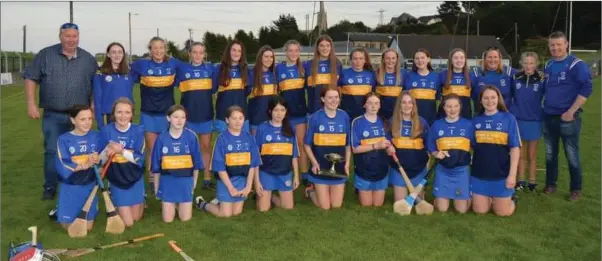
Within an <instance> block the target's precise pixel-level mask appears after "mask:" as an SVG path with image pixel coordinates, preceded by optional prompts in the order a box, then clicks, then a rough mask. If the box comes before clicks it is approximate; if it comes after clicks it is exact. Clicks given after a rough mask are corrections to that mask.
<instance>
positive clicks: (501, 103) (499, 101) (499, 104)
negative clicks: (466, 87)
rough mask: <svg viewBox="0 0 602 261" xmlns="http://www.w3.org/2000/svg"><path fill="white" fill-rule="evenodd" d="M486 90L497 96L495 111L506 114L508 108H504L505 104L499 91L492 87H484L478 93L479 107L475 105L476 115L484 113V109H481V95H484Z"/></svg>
mask: <svg viewBox="0 0 602 261" xmlns="http://www.w3.org/2000/svg"><path fill="white" fill-rule="evenodd" d="M488 90H491V91H494V92H495V93H496V94H497V110H498V111H503V112H508V108H507V107H506V103H504V98H503V97H502V93H501V92H500V90H499V89H498V88H497V87H495V86H494V85H485V86H484V87H483V88H482V89H481V92H479V105H477V113H478V114H483V113H485V107H483V93H485V91H488Z"/></svg>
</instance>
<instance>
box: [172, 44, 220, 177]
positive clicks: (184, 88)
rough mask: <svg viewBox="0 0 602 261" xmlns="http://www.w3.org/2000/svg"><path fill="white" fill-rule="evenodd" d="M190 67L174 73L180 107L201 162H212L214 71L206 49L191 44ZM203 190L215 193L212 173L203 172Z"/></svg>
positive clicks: (182, 66) (215, 89)
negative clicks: (199, 146) (196, 141)
mask: <svg viewBox="0 0 602 261" xmlns="http://www.w3.org/2000/svg"><path fill="white" fill-rule="evenodd" d="M188 54H189V56H190V63H186V64H185V63H182V64H181V65H180V66H179V67H178V69H177V70H176V79H177V82H178V85H179V88H180V93H181V98H180V104H182V106H184V108H186V112H187V114H188V117H187V119H186V128H188V129H190V130H192V131H194V132H195V133H196V134H197V135H198V138H199V141H200V143H201V144H200V145H201V152H202V154H203V162H209V160H210V159H211V134H212V132H213V117H214V114H213V94H215V92H216V91H217V84H216V82H215V81H214V80H213V78H214V77H215V76H216V75H217V72H216V71H215V67H214V66H213V65H211V64H209V63H206V62H204V60H205V45H204V44H202V43H199V42H193V43H192V44H191V45H190V50H189V53H188ZM203 188H205V189H215V186H213V184H211V172H210V171H209V169H208V168H206V169H205V171H204V175H203Z"/></svg>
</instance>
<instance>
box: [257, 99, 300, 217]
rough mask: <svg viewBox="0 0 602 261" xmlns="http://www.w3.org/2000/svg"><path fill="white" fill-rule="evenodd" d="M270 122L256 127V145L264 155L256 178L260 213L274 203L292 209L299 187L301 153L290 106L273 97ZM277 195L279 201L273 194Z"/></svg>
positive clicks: (270, 105)
mask: <svg viewBox="0 0 602 261" xmlns="http://www.w3.org/2000/svg"><path fill="white" fill-rule="evenodd" d="M267 112H268V113H267V114H268V115H270V120H269V121H266V122H263V123H262V124H260V125H259V126H258V127H257V132H256V133H255V142H257V147H258V148H259V151H260V154H261V162H262V165H261V167H259V175H256V176H255V192H256V193H257V210H259V211H268V210H269V209H270V205H271V203H274V205H276V206H278V207H281V208H284V209H292V208H293V191H294V190H295V189H297V187H298V186H299V166H298V162H297V158H298V157H299V150H298V148H297V140H296V138H295V133H294V131H293V127H292V126H291V125H290V122H289V119H288V104H287V102H286V101H285V100H284V98H282V97H280V96H274V97H273V98H271V99H270V101H269V104H268V109H267ZM274 191H278V193H279V195H280V197H277V196H276V195H274V194H272V192H274Z"/></svg>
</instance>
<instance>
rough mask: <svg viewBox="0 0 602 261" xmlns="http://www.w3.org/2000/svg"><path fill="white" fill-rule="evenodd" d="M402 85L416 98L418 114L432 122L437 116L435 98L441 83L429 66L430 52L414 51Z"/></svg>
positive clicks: (429, 122) (437, 95) (424, 50)
mask: <svg viewBox="0 0 602 261" xmlns="http://www.w3.org/2000/svg"><path fill="white" fill-rule="evenodd" d="M403 86H404V87H405V89H406V90H409V91H410V94H412V97H414V99H416V104H417V105H418V113H419V114H420V116H421V117H422V118H424V119H425V120H426V122H428V124H429V125H430V124H433V122H434V121H435V119H436V118H437V99H438V97H439V95H440V92H441V91H440V89H441V84H440V82H439V75H438V74H437V72H434V71H433V67H432V66H431V54H430V53H429V52H428V51H427V50H426V49H418V50H416V52H414V64H413V65H412V71H411V72H409V73H408V76H407V77H406V79H405V81H404V84H403Z"/></svg>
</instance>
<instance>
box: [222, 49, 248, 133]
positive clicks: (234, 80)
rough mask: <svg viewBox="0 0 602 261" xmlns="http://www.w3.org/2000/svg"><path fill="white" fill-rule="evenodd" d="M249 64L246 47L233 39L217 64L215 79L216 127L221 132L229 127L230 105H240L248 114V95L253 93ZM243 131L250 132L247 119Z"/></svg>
mask: <svg viewBox="0 0 602 261" xmlns="http://www.w3.org/2000/svg"><path fill="white" fill-rule="evenodd" d="M248 67H249V66H248V64H247V57H246V54H245V47H244V45H243V44H242V42H240V41H238V40H233V41H232V42H230V44H228V46H226V49H225V50H224V53H223V55H222V61H221V63H220V64H218V65H217V66H216V69H215V70H216V71H217V74H216V75H215V78H214V79H213V80H214V81H215V82H216V83H217V85H218V89H217V100H216V102H215V122H214V129H215V130H217V131H218V132H219V133H222V132H224V131H225V130H226V129H227V128H228V127H227V124H226V121H225V120H226V111H228V108H230V106H234V105H236V106H239V107H240V108H242V110H243V112H244V113H245V114H246V115H248V114H249V113H248V109H247V96H248V95H249V94H250V93H251V81H252V79H253V78H252V77H251V75H250V73H251V72H250V70H249V68H248ZM243 131H246V132H249V121H247V120H245V123H244V125H243Z"/></svg>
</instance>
